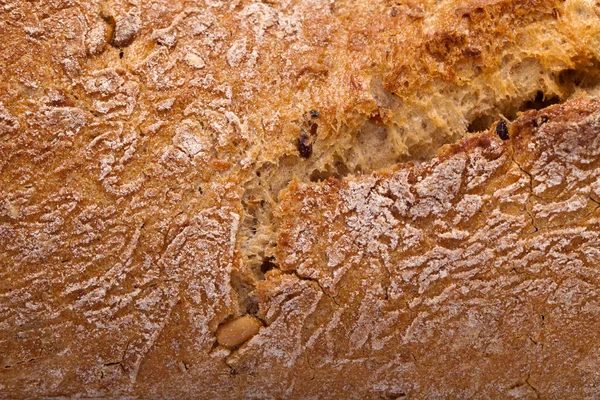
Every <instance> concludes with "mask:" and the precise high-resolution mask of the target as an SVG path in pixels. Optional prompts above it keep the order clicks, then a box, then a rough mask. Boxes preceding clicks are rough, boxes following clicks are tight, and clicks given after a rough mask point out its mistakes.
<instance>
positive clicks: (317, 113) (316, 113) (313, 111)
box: [309, 110, 319, 118]
mask: <svg viewBox="0 0 600 400" xmlns="http://www.w3.org/2000/svg"><path fill="white" fill-rule="evenodd" d="M309 114H310V116H311V117H312V118H319V112H318V111H317V110H310V112H309Z"/></svg>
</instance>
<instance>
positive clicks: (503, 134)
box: [496, 120, 508, 140]
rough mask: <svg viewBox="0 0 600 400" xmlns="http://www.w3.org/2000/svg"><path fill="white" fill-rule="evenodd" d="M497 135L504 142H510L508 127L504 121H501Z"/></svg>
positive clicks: (497, 127) (497, 126)
mask: <svg viewBox="0 0 600 400" xmlns="http://www.w3.org/2000/svg"><path fill="white" fill-rule="evenodd" d="M496 133H497V134H498V136H499V137H500V139H502V140H508V126H506V122H504V120H500V122H498V125H496Z"/></svg>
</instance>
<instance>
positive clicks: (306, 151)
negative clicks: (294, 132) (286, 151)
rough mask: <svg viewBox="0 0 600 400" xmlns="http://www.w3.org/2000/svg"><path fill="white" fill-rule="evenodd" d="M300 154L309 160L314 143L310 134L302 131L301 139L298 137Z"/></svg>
mask: <svg viewBox="0 0 600 400" xmlns="http://www.w3.org/2000/svg"><path fill="white" fill-rule="evenodd" d="M297 146H298V152H299V153H300V155H301V156H302V157H304V158H309V157H310V156H311V155H312V143H311V140H310V137H308V134H307V133H306V132H305V131H304V130H302V131H300V137H298V144H297Z"/></svg>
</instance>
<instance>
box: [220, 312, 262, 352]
mask: <svg viewBox="0 0 600 400" xmlns="http://www.w3.org/2000/svg"><path fill="white" fill-rule="evenodd" d="M261 327H262V323H261V322H260V321H259V320H258V319H256V318H254V317H251V316H249V315H244V316H241V317H238V318H236V319H234V320H231V321H229V322H226V323H224V324H223V325H221V326H219V329H218V330H217V341H218V342H219V344H221V345H223V346H226V347H236V346H239V345H241V344H242V343H244V342H246V341H247V340H249V339H250V338H252V337H253V336H254V335H256V334H257V333H258V331H259V330H260V328H261Z"/></svg>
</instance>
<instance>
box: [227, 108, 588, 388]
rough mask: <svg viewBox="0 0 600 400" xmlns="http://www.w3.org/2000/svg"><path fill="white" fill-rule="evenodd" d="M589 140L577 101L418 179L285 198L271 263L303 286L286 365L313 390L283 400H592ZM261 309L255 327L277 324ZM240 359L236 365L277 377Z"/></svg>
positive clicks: (407, 169) (271, 283)
mask: <svg viewBox="0 0 600 400" xmlns="http://www.w3.org/2000/svg"><path fill="white" fill-rule="evenodd" d="M542 120H543V121H544V123H543V124H541V125H540V123H539V121H542ZM536 121H538V122H536ZM599 134H600V103H599V102H598V101H597V100H595V101H575V102H572V103H570V104H567V105H564V106H554V107H551V108H549V109H545V110H542V111H539V112H529V113H527V114H525V115H524V116H523V118H520V119H518V120H517V121H516V122H515V123H514V124H513V125H512V127H511V130H510V135H511V139H510V140H509V141H506V142H502V141H501V140H500V139H499V138H498V137H496V134H495V132H494V130H491V131H490V132H489V133H487V134H485V135H482V136H477V137H474V138H471V139H470V140H467V141H463V142H462V143H459V144H457V145H453V146H451V149H450V151H448V149H445V150H443V151H441V152H440V153H441V154H442V156H441V157H440V158H436V159H434V160H432V161H431V162H428V163H425V164H422V165H420V166H411V165H406V166H400V167H399V168H398V169H397V170H395V171H391V172H386V173H376V174H373V175H371V176H369V177H365V178H360V179H347V180H343V181H339V180H336V179H330V180H328V181H326V182H324V183H322V184H320V185H306V184H295V185H292V186H290V188H289V190H287V191H286V192H285V193H284V194H283V195H282V202H281V209H280V212H279V214H278V219H279V223H280V229H279V234H278V239H279V241H278V247H277V253H276V254H277V259H278V260H279V261H280V263H281V264H280V265H281V268H282V270H283V271H284V272H285V273H286V274H289V275H284V277H286V278H287V279H289V280H294V281H299V280H300V279H302V280H306V279H308V280H309V281H308V282H307V283H308V284H312V283H313V282H315V284H314V285H312V286H313V290H315V292H314V294H313V296H312V302H308V303H307V305H306V306H305V308H304V310H305V311H304V313H305V315H307V320H306V321H303V322H302V323H301V324H302V325H303V329H302V331H303V332H305V335H302V336H298V340H299V343H298V346H297V347H298V348H302V349H303V354H304V355H305V360H306V361H305V362H306V363H308V364H302V361H299V360H294V363H295V365H298V363H300V365H304V368H307V369H306V371H309V370H310V368H313V369H314V371H315V373H313V375H312V377H311V378H310V379H314V381H313V382H314V385H315V386H314V387H316V388H319V389H315V390H314V391H310V390H308V391H307V390H306V389H305V386H302V387H303V389H302V391H297V392H294V393H297V394H298V396H299V397H302V396H303V395H307V396H309V395H317V394H318V393H320V391H321V390H323V388H327V389H325V390H328V391H329V393H336V396H338V397H344V396H345V395H347V393H346V392H345V390H349V389H348V388H346V389H343V388H344V383H346V382H347V380H346V379H347V377H348V376H359V375H360V376H361V379H362V381H361V382H363V383H364V384H365V385H367V386H368V387H370V389H368V390H367V391H366V392H367V393H370V394H371V395H374V394H375V393H378V394H380V395H389V393H395V394H398V393H406V394H407V395H408V396H409V397H411V396H414V397H417V398H429V397H471V396H476V397H483V398H489V397H492V398H494V397H504V396H509V395H510V396H513V397H517V398H529V397H531V398H536V397H542V398H553V397H563V396H567V397H568V396H575V397H586V396H593V393H595V389H594V388H595V385H596V383H597V376H596V374H595V372H592V370H591V369H590V367H589V366H590V365H592V364H593V363H594V362H595V361H594V360H595V352H596V349H597V346H598V345H599V344H600V336H599V335H598V333H597V332H598V328H599V327H598V324H597V323H596V322H595V321H597V318H598V310H597V309H596V304H597V302H598V299H597V296H596V288H597V285H598V268H597V267H598V265H600V264H598V261H600V260H599V259H598V255H599V254H598V250H597V249H598V246H599V245H600V220H599V219H598V217H599V216H600V214H599V213H598V209H599V208H600V203H599V202H598V195H599V194H600V186H598V185H599V181H598V176H600V175H599V172H600V159H599V158H598V155H599V149H600V147H599V145H600V142H599V140H600V139H599V138H600V135H599ZM300 282H302V281H300ZM287 285H289V284H287ZM282 286H283V285H282V282H281V277H276V278H274V279H267V280H266V281H264V282H263V283H261V284H259V290H262V291H267V290H268V291H273V290H276V288H277V290H282V289H280V288H281V287H282ZM272 296H273V295H272V294H270V295H268V296H265V298H264V299H262V300H261V312H263V313H264V315H265V317H267V316H268V314H273V315H278V313H280V314H279V315H281V314H283V311H278V310H273V304H272V300H271V297H272ZM279 307H280V310H283V309H284V307H285V306H279ZM295 308H296V309H298V308H299V307H295ZM263 310H264V311H263ZM283 318H284V317H281V316H280V317H279V318H276V319H275V320H274V321H272V322H271V321H269V322H270V324H269V325H268V328H267V331H268V330H269V329H270V327H271V326H273V325H275V326H276V327H275V328H273V330H277V331H278V333H279V337H278V340H281V341H285V340H286V339H287V338H288V337H290V336H291V335H292V334H295V332H297V331H298V328H297V327H296V325H295V324H296V323H294V322H287V323H286V322H283V321H280V320H283ZM278 322H279V323H281V324H283V325H284V326H283V327H281V326H277V325H276V324H277V323H278ZM288 332H291V334H290V333H288ZM272 335H273V336H275V334H274V333H273V334H272ZM281 337H283V339H282V338H281ZM253 344H254V341H251V342H250V343H249V344H248V345H247V347H245V348H243V349H242V350H241V351H240V352H239V353H240V354H239V355H238V358H240V359H241V360H242V361H238V360H237V359H236V363H237V362H241V363H242V365H246V364H251V365H253V367H254V368H260V367H259V366H260V365H269V368H274V366H275V365H278V364H277V363H278V362H279V363H280V364H279V365H281V367H280V368H282V369H284V366H285V365H286V364H285V362H286V361H288V360H289V359H288V358H285V357H282V359H281V360H280V359H278V358H277V357H276V356H275V357H274V356H269V355H268V354H266V355H265V354H259V351H258V349H259V348H261V347H259V344H260V345H262V344H264V342H259V341H258V339H257V340H256V345H255V346H253ZM265 347H268V346H265ZM286 354H287V353H286ZM292 354H293V353H292ZM257 359H258V360H259V361H257ZM260 360H264V361H262V362H261V361H260ZM244 363H245V364H244ZM353 363H358V364H357V365H354V364H353ZM233 365H234V366H236V365H237V364H233ZM309 366H310V368H309ZM301 370H302V369H301ZM264 373H265V372H264V371H263V372H262V373H261V372H260V369H259V373H258V375H260V376H262V375H263V374H264ZM308 375H309V376H310V374H308ZM304 379H307V380H308V379H309V378H308V376H307V377H306V378H304ZM354 389H355V390H357V388H354ZM300 393H302V394H300Z"/></svg>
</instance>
